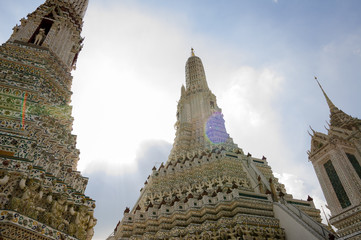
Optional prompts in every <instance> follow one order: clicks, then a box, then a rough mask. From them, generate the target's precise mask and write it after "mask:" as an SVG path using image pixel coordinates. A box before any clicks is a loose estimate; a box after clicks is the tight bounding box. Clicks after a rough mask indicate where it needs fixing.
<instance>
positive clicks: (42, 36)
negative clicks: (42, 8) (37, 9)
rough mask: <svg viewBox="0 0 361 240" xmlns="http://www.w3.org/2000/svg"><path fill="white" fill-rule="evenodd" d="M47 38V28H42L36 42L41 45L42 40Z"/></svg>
mask: <svg viewBox="0 0 361 240" xmlns="http://www.w3.org/2000/svg"><path fill="white" fill-rule="evenodd" d="M44 38H45V29H44V28H40V30H39V33H38V34H37V35H36V36H35V41H34V44H36V45H40V43H41V41H42V40H43V39H44Z"/></svg>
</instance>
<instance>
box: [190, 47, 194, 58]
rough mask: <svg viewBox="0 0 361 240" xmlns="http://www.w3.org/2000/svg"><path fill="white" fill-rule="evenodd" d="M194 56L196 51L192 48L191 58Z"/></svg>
mask: <svg viewBox="0 0 361 240" xmlns="http://www.w3.org/2000/svg"><path fill="white" fill-rule="evenodd" d="M194 56H195V54H194V49H193V48H191V57H194Z"/></svg>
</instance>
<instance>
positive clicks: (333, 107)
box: [315, 77, 338, 113]
mask: <svg viewBox="0 0 361 240" xmlns="http://www.w3.org/2000/svg"><path fill="white" fill-rule="evenodd" d="M315 80H316V82H317V84H318V86H319V87H320V88H321V91H322V93H323V95H324V96H325V98H326V102H327V105H328V107H329V108H330V112H331V113H332V112H335V111H337V110H338V108H337V107H336V106H335V104H333V102H332V101H331V99H330V98H329V97H328V96H327V94H326V92H325V90H323V88H322V86H321V84H320V82H319V81H318V79H317V77H315Z"/></svg>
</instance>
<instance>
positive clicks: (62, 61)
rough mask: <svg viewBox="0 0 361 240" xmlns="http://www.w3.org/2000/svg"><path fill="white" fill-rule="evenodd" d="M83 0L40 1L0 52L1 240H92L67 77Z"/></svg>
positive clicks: (79, 40)
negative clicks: (79, 166) (41, 2)
mask: <svg viewBox="0 0 361 240" xmlns="http://www.w3.org/2000/svg"><path fill="white" fill-rule="evenodd" d="M87 5H88V0H46V1H45V3H44V4H42V5H41V6H39V7H38V8H37V9H36V10H35V11H34V12H33V13H31V14H29V15H28V16H27V17H26V18H22V19H21V20H20V22H21V24H20V25H16V26H15V27H14V29H13V30H14V32H13V34H12V35H11V37H10V39H9V40H8V41H7V42H6V43H4V44H3V45H2V46H1V47H0V216H1V217H0V239H19V240H20V239H21V240H23V239H42V240H48V239H84V240H85V239H91V237H92V235H93V227H94V225H95V224H96V219H94V217H93V211H94V208H95V202H94V200H92V199H91V198H89V197H87V196H85V195H84V191H85V188H86V185H87V182H88V179H87V178H86V177H83V176H82V175H81V174H80V172H79V171H77V163H78V160H79V150H78V149H77V148H76V136H74V135H72V134H71V132H72V124H73V118H72V116H71V111H72V107H71V106H70V101H71V95H72V92H71V84H72V76H71V71H72V69H73V68H75V64H76V60H77V57H78V54H79V52H80V50H81V48H82V41H83V38H82V37H81V36H80V33H81V30H82V25H83V16H84V14H85V11H86V8H87Z"/></svg>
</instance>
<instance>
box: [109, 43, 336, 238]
mask: <svg viewBox="0 0 361 240" xmlns="http://www.w3.org/2000/svg"><path fill="white" fill-rule="evenodd" d="M185 73H186V74H185V75H186V86H182V87H181V97H180V100H179V102H178V107H177V113H176V118H177V121H176V123H175V127H176V137H175V140H174V144H173V148H172V150H171V152H170V155H169V157H168V160H167V161H166V163H162V164H161V165H160V166H159V167H158V168H156V167H154V168H153V169H152V172H151V175H150V176H149V177H148V179H147V180H146V181H145V184H144V187H143V188H142V189H141V191H140V197H139V199H138V200H137V202H136V203H135V204H134V206H133V208H131V209H130V208H126V209H125V211H124V216H123V218H122V220H121V221H119V223H118V224H117V226H116V228H115V230H114V233H113V234H112V235H111V236H110V237H109V238H108V239H112V240H120V239H149V240H151V239H194V240H196V239H197V240H200V239H204V240H206V239H209V240H210V239H222V240H223V239H325V238H327V237H328V234H331V233H330V232H329V231H328V230H327V229H326V228H324V226H323V225H322V224H320V222H321V218H320V211H319V210H317V209H316V208H315V206H314V203H313V200H312V199H311V198H310V197H309V199H308V200H298V199H294V198H293V197H292V195H290V194H288V193H287V192H286V189H285V187H284V185H283V184H281V183H280V182H279V181H278V179H277V178H276V177H275V176H274V175H273V172H272V169H271V167H270V166H269V165H268V162H267V159H266V158H265V157H262V158H256V157H253V156H252V155H251V154H249V153H248V154H244V152H243V150H242V149H241V148H239V147H238V146H237V145H236V144H235V143H234V142H233V140H232V138H231V137H230V136H229V134H228V133H227V131H226V128H225V124H224V118H223V114H222V110H221V108H219V106H218V105H217V99H216V96H215V95H214V94H213V93H212V92H211V90H210V89H209V87H208V84H207V81H206V75H205V71H204V67H203V64H202V61H201V59H200V58H199V57H197V56H195V54H194V51H193V49H192V52H191V56H190V57H189V58H188V60H187V63H186V67H185Z"/></svg>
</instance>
